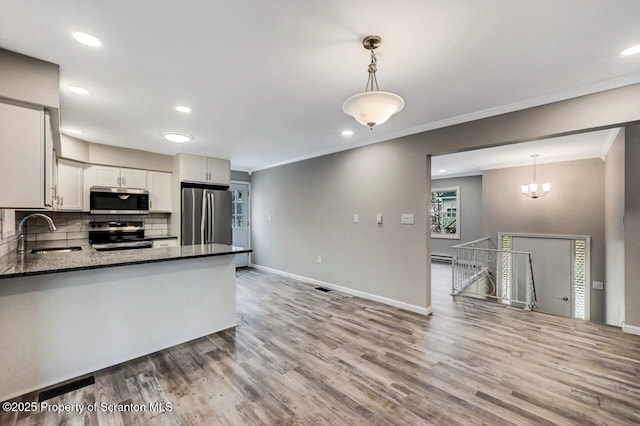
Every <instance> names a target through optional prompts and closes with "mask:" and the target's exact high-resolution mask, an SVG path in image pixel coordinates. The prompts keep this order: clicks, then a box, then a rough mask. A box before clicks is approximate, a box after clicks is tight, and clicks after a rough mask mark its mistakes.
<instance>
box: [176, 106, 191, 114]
mask: <svg viewBox="0 0 640 426" xmlns="http://www.w3.org/2000/svg"><path fill="white" fill-rule="evenodd" d="M176 110H178V111H180V112H184V113H185V114H188V113H190V112H191V108H189V107H186V106H180V105H178V106H177V107H176Z"/></svg>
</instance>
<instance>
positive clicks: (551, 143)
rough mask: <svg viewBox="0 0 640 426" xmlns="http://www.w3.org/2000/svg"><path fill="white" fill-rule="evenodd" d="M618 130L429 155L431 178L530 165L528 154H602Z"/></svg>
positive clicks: (542, 159) (559, 157)
mask: <svg viewBox="0 0 640 426" xmlns="http://www.w3.org/2000/svg"><path fill="white" fill-rule="evenodd" d="M619 131H620V129H609V130H600V131H597V132H590V133H581V134H578V135H571V136H562V137H557V138H549V139H542V140H538V141H533V142H523V143H518V144H513V145H504V146H498V147H493V148H484V149H478V150H472V151H464V152H456V153H454V154H446V155H438V156H434V157H431V177H432V178H434V179H442V178H449V177H459V176H473V175H479V174H482V171H483V170H489V169H501V168H504V167H518V166H531V165H533V160H532V159H531V155H532V154H538V155H539V157H538V158H537V159H536V162H537V163H538V164H544V163H555V162H558V161H571V160H584V159H587V158H602V159H604V157H605V156H606V154H607V152H608V151H609V148H610V147H611V144H612V143H613V140H614V139H615V137H616V136H617V134H618V132H619Z"/></svg>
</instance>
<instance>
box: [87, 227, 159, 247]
mask: <svg viewBox="0 0 640 426" xmlns="http://www.w3.org/2000/svg"><path fill="white" fill-rule="evenodd" d="M89 242H90V243H91V246H92V247H93V248H94V249H96V250H97V251H108V250H131V249H141V248H151V246H152V245H153V243H152V241H151V239H150V238H147V237H145V236H144V222H115V221H111V222H91V223H90V224H89Z"/></svg>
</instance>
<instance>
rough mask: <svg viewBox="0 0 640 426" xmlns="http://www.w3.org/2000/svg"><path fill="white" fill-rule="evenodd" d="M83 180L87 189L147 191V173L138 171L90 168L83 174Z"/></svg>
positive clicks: (102, 167) (107, 167)
mask: <svg viewBox="0 0 640 426" xmlns="http://www.w3.org/2000/svg"><path fill="white" fill-rule="evenodd" d="M85 180H86V181H87V185H85V186H88V187H89V188H90V187H92V186H106V187H109V188H136V189H147V171H146V170H138V169H121V168H120V167H110V166H91V167H89V168H87V170H86V172H85Z"/></svg>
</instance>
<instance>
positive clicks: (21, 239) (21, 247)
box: [18, 213, 57, 255]
mask: <svg viewBox="0 0 640 426" xmlns="http://www.w3.org/2000/svg"><path fill="white" fill-rule="evenodd" d="M32 217H41V218H43V219H45V220H46V221H47V224H48V225H49V230H50V231H51V232H53V231H55V230H57V228H56V225H54V224H53V219H51V218H50V217H49V216H47V215H46V214H42V213H31V214H29V215H26V216H25V217H23V218H22V220H21V221H20V223H19V224H18V254H19V255H22V254H24V253H25V251H26V250H25V248H26V245H27V242H26V238H25V235H24V231H25V230H24V224H25V222H26V221H27V220H29V219H31V218H32Z"/></svg>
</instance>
